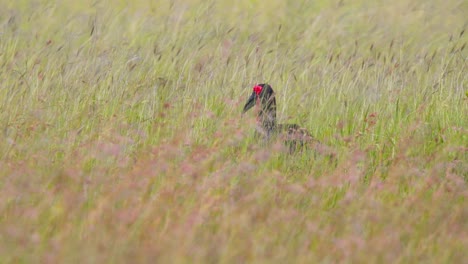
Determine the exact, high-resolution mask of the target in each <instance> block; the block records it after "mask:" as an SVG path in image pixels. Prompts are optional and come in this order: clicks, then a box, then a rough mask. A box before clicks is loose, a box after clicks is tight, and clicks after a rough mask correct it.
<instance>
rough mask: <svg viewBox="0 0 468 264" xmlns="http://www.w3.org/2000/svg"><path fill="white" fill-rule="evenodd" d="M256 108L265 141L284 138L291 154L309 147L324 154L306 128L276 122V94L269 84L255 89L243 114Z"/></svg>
mask: <svg viewBox="0 0 468 264" xmlns="http://www.w3.org/2000/svg"><path fill="white" fill-rule="evenodd" d="M254 106H256V109H257V111H258V113H257V122H258V127H257V132H258V134H260V135H261V136H263V138H264V139H266V140H270V139H272V138H277V137H280V138H282V139H283V140H284V141H285V143H286V145H287V146H288V147H289V151H290V152H291V153H292V152H294V151H296V150H297V149H298V148H301V147H307V146H308V147H312V148H313V149H316V150H319V152H322V151H320V150H321V149H323V145H322V144H321V143H320V142H319V141H318V140H316V139H315V138H313V137H312V136H311V135H310V133H309V132H308V131H307V130H306V129H305V128H301V127H300V126H298V125H297V124H278V123H277V122H276V98H275V92H274V91H273V88H271V86H270V85H269V84H266V83H262V84H257V85H255V86H254V87H253V91H252V95H250V97H249V99H248V100H247V103H246V104H245V106H244V110H243V111H242V114H244V113H245V112H247V111H248V110H249V109H250V108H252V107H254Z"/></svg>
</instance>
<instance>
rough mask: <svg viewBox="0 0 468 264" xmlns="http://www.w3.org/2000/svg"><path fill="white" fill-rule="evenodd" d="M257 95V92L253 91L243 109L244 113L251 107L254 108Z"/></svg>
mask: <svg viewBox="0 0 468 264" xmlns="http://www.w3.org/2000/svg"><path fill="white" fill-rule="evenodd" d="M255 97H256V94H255V93H252V95H251V96H250V97H249V100H247V103H245V106H244V110H242V114H244V113H245V112H247V111H248V110H249V109H250V108H252V107H253V106H254V105H255Z"/></svg>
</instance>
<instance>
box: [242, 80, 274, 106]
mask: <svg viewBox="0 0 468 264" xmlns="http://www.w3.org/2000/svg"><path fill="white" fill-rule="evenodd" d="M274 93H275V92H274V91H273V88H271V86H270V85H269V84H266V83H261V84H257V85H255V86H254V87H253V89H252V94H251V95H250V97H249V99H248V100H247V103H245V106H244V110H242V113H245V112H247V111H248V110H249V109H250V108H252V107H253V106H254V105H256V104H257V105H261V106H262V110H265V109H268V108H270V107H272V106H273V105H275V106H276V102H274V100H275V96H274Z"/></svg>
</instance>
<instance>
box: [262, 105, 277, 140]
mask: <svg viewBox="0 0 468 264" xmlns="http://www.w3.org/2000/svg"><path fill="white" fill-rule="evenodd" d="M258 122H259V124H260V125H261V126H262V128H263V129H265V131H267V132H268V133H270V132H273V131H274V130H276V126H277V124H276V100H275V98H274V97H271V98H269V99H268V100H265V101H262V102H261V107H260V111H259V112H258Z"/></svg>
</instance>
